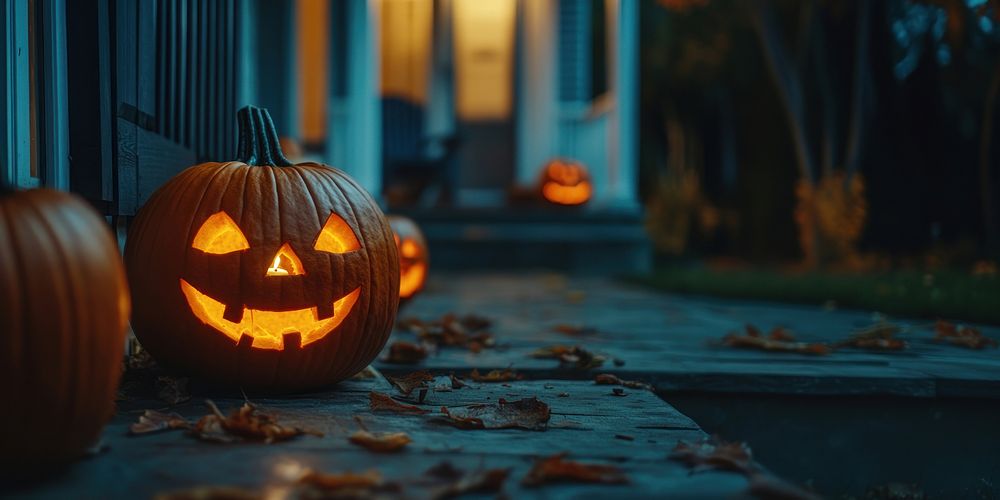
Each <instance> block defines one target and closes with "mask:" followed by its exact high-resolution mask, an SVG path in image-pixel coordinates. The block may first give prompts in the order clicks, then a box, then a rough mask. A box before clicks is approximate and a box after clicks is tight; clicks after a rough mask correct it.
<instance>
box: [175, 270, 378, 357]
mask: <svg viewBox="0 0 1000 500" xmlns="http://www.w3.org/2000/svg"><path fill="white" fill-rule="evenodd" d="M181 291H182V292H184V297H186V298H187V302H188V306H189V307H190V308H191V311H192V312H193V313H194V315H195V316H196V317H197V318H198V319H199V320H201V321H202V322H203V323H205V324H206V325H209V326H211V327H212V328H214V329H215V330H217V331H219V332H220V333H222V334H223V335H225V336H226V337H229V338H230V339H232V340H233V342H236V343H237V344H238V343H239V342H240V338H241V337H243V336H244V335H248V336H250V337H252V338H253V343H252V344H251V346H252V347H255V348H258V349H273V350H283V349H284V348H285V335H287V334H292V333H298V334H299V337H300V345H299V347H305V346H307V345H309V344H311V343H313V342H316V341H319V340H322V339H323V338H324V337H326V336H327V334H329V333H330V332H332V331H333V330H334V329H335V328H337V327H338V326H340V323H342V322H343V321H344V318H346V317H347V315H348V314H350V313H351V309H353V308H354V303H355V302H357V301H358V296H359V295H361V287H358V288H355V289H354V291H352V292H351V293H348V294H347V295H345V296H343V297H341V298H339V299H337V300H336V301H334V303H333V316H330V317H329V318H325V319H319V313H318V308H316V307H310V308H306V309H296V310H292V311H264V310H260V309H250V308H247V307H244V308H243V315H242V317H241V319H240V321H239V322H233V321H229V320H227V319H225V318H224V317H223V315H224V314H225V312H226V305H225V304H223V303H222V302H219V301H218V300H215V299H213V298H212V297H209V296H208V295H206V294H204V293H202V292H201V291H200V290H198V289H197V288H195V287H194V286H192V285H191V284H190V283H188V282H187V281H185V280H183V279H181Z"/></svg>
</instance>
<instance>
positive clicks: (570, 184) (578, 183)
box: [539, 158, 594, 205]
mask: <svg viewBox="0 0 1000 500" xmlns="http://www.w3.org/2000/svg"><path fill="white" fill-rule="evenodd" d="M539 186H541V190H542V197H543V198H545V199H546V200H548V201H551V202H552V203H556V204H559V205H582V204H584V203H586V202H587V201H588V200H590V196H591V194H592V193H593V190H594V187H593V185H592V184H591V181H590V174H589V173H588V172H587V169H586V167H584V166H583V164H581V163H580V162H577V161H573V160H566V159H561V158H556V159H554V160H552V161H550V162H549V163H548V164H546V165H545V168H543V169H542V177H541V180H540V181H539Z"/></svg>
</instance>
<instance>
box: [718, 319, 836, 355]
mask: <svg viewBox="0 0 1000 500" xmlns="http://www.w3.org/2000/svg"><path fill="white" fill-rule="evenodd" d="M722 345H724V346H727V347H737V348H744V349H760V350H764V351H778V352H795V353H799V354H818V355H824V354H830V352H831V351H832V349H831V348H830V346H828V345H826V344H818V343H807V342H796V341H795V336H794V335H793V334H792V333H791V332H790V331H788V330H787V329H785V328H782V327H777V328H775V329H773V330H772V331H771V333H770V334H769V335H768V336H766V337H765V336H764V335H763V334H762V333H761V332H760V330H758V329H757V328H756V327H755V326H753V325H746V333H744V334H739V333H736V332H733V333H730V334H729V335H726V336H725V337H723V338H722Z"/></svg>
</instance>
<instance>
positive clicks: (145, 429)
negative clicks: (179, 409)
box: [128, 410, 191, 434]
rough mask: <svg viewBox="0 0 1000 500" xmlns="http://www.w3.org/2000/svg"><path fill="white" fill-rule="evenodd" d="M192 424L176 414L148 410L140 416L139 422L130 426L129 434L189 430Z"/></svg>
mask: <svg viewBox="0 0 1000 500" xmlns="http://www.w3.org/2000/svg"><path fill="white" fill-rule="evenodd" d="M190 427H191V422H188V420H187V419H186V418H184V417H182V416H180V415H178V414H176V413H162V412H158V411H155V410H146V411H145V412H143V414H142V415H140V416H139V421H138V422H136V423H134V424H132V425H130V426H129V428H128V431H129V434H149V433H152V432H160V431H167V430H174V429H188V428H190Z"/></svg>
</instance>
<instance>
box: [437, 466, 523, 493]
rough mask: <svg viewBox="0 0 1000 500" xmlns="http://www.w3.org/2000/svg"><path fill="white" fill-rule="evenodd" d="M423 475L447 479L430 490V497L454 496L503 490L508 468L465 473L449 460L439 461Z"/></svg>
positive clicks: (508, 473) (508, 471) (508, 472)
mask: <svg viewBox="0 0 1000 500" xmlns="http://www.w3.org/2000/svg"><path fill="white" fill-rule="evenodd" d="M424 475H425V476H427V477H431V478H434V479H438V480H446V481H448V482H447V483H446V484H444V485H441V486H437V487H435V488H433V489H431V491H430V497H431V498H435V499H437V498H454V497H457V496H461V495H466V494H469V493H498V492H500V491H502V490H503V485H504V482H506V481H507V476H509V475H510V469H483V470H476V471H472V472H471V473H468V474H466V473H465V471H463V470H461V469H457V468H455V466H453V465H451V462H441V463H439V464H437V465H435V466H434V467H431V468H430V469H428V470H427V472H425V473H424Z"/></svg>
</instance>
